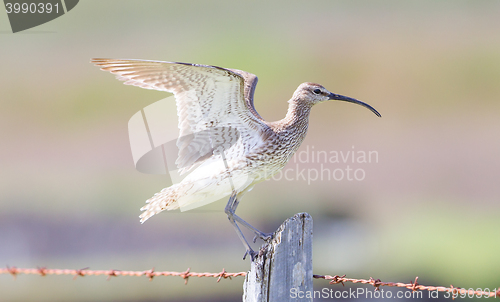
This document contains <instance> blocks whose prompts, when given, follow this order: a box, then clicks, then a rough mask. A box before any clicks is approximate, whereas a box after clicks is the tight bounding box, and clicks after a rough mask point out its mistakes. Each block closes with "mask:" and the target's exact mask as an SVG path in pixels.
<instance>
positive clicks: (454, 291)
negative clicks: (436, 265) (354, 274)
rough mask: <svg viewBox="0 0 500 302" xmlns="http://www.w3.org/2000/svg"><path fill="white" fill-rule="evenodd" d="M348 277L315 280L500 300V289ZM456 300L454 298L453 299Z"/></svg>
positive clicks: (318, 277)
mask: <svg viewBox="0 0 500 302" xmlns="http://www.w3.org/2000/svg"><path fill="white" fill-rule="evenodd" d="M345 276H346V275H343V276H339V275H335V276H330V275H313V277H314V278H315V279H325V280H331V281H330V284H338V283H342V285H344V282H352V283H361V284H370V285H373V286H374V287H375V290H379V287H380V286H391V287H404V288H407V289H411V290H412V291H418V290H426V291H438V292H450V293H452V294H453V295H457V294H458V295H464V294H465V295H471V296H474V295H475V296H479V297H482V296H485V297H486V296H487V297H488V298H490V297H495V296H496V297H497V298H500V289H498V290H497V291H493V292H491V291H489V292H488V291H483V290H471V289H468V290H467V289H465V288H461V287H454V286H453V285H450V287H444V286H425V285H421V284H418V277H415V281H411V282H410V283H402V282H382V281H381V280H380V279H373V278H372V277H370V279H368V280H367V279H353V278H346V277H345ZM453 299H454V298H453Z"/></svg>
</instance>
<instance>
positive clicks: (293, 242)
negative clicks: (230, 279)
mask: <svg viewBox="0 0 500 302" xmlns="http://www.w3.org/2000/svg"><path fill="white" fill-rule="evenodd" d="M312 236H313V220H312V218H311V216H310V215H309V214H307V213H299V214H295V215H294V216H293V217H291V218H288V219H287V220H285V222H283V224H282V225H281V226H280V227H279V228H278V230H276V232H275V233H274V236H273V239H272V240H271V242H269V243H266V244H265V245H264V246H263V247H262V248H261V250H260V252H259V255H258V256H257V257H256V258H255V260H254V261H253V262H252V266H251V269H250V271H249V272H248V274H247V275H246V277H245V283H244V284H243V301H244V302H264V301H265V302H274V301H312V299H310V298H305V296H306V295H305V294H306V293H307V292H308V291H310V292H312V291H313V282H312V280H313V272H312ZM300 296H302V297H303V298H300Z"/></svg>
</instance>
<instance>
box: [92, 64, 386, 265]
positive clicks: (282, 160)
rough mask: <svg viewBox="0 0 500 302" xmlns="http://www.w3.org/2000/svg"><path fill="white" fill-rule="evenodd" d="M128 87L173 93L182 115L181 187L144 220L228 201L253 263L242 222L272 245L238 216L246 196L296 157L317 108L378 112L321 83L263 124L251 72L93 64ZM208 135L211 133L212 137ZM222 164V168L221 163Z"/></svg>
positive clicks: (149, 205)
mask: <svg viewBox="0 0 500 302" xmlns="http://www.w3.org/2000/svg"><path fill="white" fill-rule="evenodd" d="M92 63H94V64H95V65H97V66H99V67H101V70H105V71H109V72H111V73H113V74H115V75H117V78H118V79H119V80H122V81H125V84H127V85H134V86H139V87H142V88H146V89H154V90H160V91H166V92H170V93H173V94H174V96H175V98H176V105H177V115H178V117H179V124H178V126H179V138H178V139H177V147H178V148H179V154H178V158H177V161H176V164H177V166H178V168H179V169H180V171H181V173H189V174H188V175H187V177H186V178H184V179H183V180H182V181H181V182H179V183H176V184H173V185H172V186H170V187H167V188H165V189H163V190H161V191H160V192H159V193H156V194H155V195H154V196H153V197H152V198H150V199H149V200H147V201H146V205H145V206H144V207H142V208H141V210H142V211H144V212H143V213H142V214H141V215H140V218H141V222H144V221H146V220H147V219H148V218H150V217H151V216H153V215H154V214H158V213H160V212H162V211H164V210H174V209H177V208H179V206H180V205H183V204H190V203H195V202H198V201H200V200H202V199H204V198H207V196H210V197H211V198H213V197H216V198H214V200H217V199H220V198H224V197H227V196H230V198H229V201H228V203H227V206H226V208H225V212H226V214H227V216H228V219H229V221H230V222H231V224H232V225H233V226H234V228H235V229H236V232H237V234H238V236H239V237H240V239H241V241H242V242H243V244H244V245H245V248H246V252H245V255H244V256H243V259H244V258H245V256H246V255H247V254H250V256H251V257H252V259H253V258H254V256H255V252H254V251H253V250H252V248H251V247H250V245H249V243H248V241H247V240H246V239H245V237H244V236H243V233H242V232H241V230H240V228H239V226H238V224H239V225H242V226H244V227H246V228H248V229H250V230H251V231H252V232H254V233H255V235H256V237H255V238H254V242H255V240H256V238H257V237H260V238H261V239H263V240H269V239H270V238H271V234H267V233H263V232H261V231H259V230H258V229H256V228H255V227H253V226H252V225H250V224H249V223H247V222H246V221H245V220H243V219H241V218H240V217H239V216H237V215H236V214H235V211H236V208H237V206H238V204H239V202H240V200H241V198H242V196H243V195H244V194H245V193H246V192H248V191H250V190H251V189H252V188H253V187H254V185H255V184H256V183H259V182H261V181H263V180H266V179H269V178H270V177H272V176H273V175H274V174H276V173H277V172H279V171H280V170H281V169H283V167H284V166H285V164H286V163H287V162H288V161H289V160H290V158H291V157H292V156H293V155H294V153H295V152H296V151H297V149H298V148H299V146H300V144H301V143H302V141H303V140H304V138H305V136H306V132H307V128H308V124H309V113H310V111H311V108H312V107H313V106H314V105H316V104H318V103H322V102H325V101H329V100H338V101H346V102H351V103H355V104H358V105H362V106H364V107H366V108H368V109H370V110H371V111H372V112H373V113H375V114H376V115H377V116H379V117H380V114H379V113H378V112H377V111H376V110H375V109H374V108H373V107H371V106H370V105H368V104H365V103H363V102H360V101H358V100H356V99H353V98H350V97H346V96H342V95H339V94H334V93H331V92H329V91H328V90H326V89H325V88H324V87H323V86H321V85H319V84H315V83H302V84H300V85H299V87H298V88H297V90H295V92H294V93H293V95H292V98H291V99H290V100H289V101H288V103H289V105H288V112H287V114H286V116H285V118H283V119H282V120H279V121H276V122H267V121H265V120H264V119H263V118H262V117H261V116H260V115H259V114H258V113H257V111H256V110H255V107H254V104H253V95H254V91H255V86H256V85H257V77H256V76H255V75H253V74H251V73H248V72H245V71H241V70H237V69H229V68H221V67H217V66H208V65H198V64H187V63H176V62H161V61H146V60H120V59H92ZM207 133H208V134H207ZM221 162H223V163H224V164H223V165H220V164H219V165H216V164H215V163H221Z"/></svg>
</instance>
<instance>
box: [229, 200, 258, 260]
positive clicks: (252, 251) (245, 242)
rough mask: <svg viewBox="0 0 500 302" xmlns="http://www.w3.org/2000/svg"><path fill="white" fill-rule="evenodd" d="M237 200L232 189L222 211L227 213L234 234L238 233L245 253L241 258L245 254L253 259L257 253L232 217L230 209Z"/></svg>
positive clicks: (244, 256)
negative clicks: (234, 231)
mask: <svg viewBox="0 0 500 302" xmlns="http://www.w3.org/2000/svg"><path fill="white" fill-rule="evenodd" d="M235 202H237V200H236V192H234V191H233V194H231V197H229V201H228V202H227V205H226V208H225V210H224V212H225V213H226V214H227V218H228V219H229V222H230V223H231V224H232V225H233V227H234V229H235V230H236V234H238V237H240V240H241V242H243V245H244V246H245V248H246V252H245V255H243V260H245V258H246V257H247V255H250V258H252V261H253V260H254V259H255V255H256V254H257V253H256V252H255V251H254V250H252V248H251V247H250V244H249V243H248V241H247V240H246V238H245V236H243V233H242V232H241V229H240V227H239V226H238V225H237V224H236V222H235V221H234V218H233V216H234V215H233V214H234V212H233V211H232V207H233V205H234V203H235Z"/></svg>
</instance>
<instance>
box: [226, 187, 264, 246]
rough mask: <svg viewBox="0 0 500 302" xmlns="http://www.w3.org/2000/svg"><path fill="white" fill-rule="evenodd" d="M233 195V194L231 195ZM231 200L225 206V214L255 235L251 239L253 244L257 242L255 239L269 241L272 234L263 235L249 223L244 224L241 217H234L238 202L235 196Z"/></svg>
mask: <svg viewBox="0 0 500 302" xmlns="http://www.w3.org/2000/svg"><path fill="white" fill-rule="evenodd" d="M233 195H234V193H233ZM233 195H231V198H232V196H233ZM231 198H230V199H229V202H228V203H227V206H226V214H227V215H228V217H229V215H231V218H232V219H233V221H235V222H238V223H240V224H241V225H242V226H244V227H246V228H247V229H249V230H251V231H252V232H254V233H255V237H254V238H253V242H255V241H257V238H260V239H262V240H264V241H269V240H270V239H272V237H273V234H272V233H264V232H262V231H259V230H258V229H256V228H255V227H254V226H252V225H251V224H250V223H248V222H246V221H245V220H243V219H242V218H241V217H239V216H238V215H236V214H235V212H236V208H237V207H238V205H239V203H240V202H239V200H238V199H237V198H236V196H235V197H234V198H233V200H231ZM228 207H229V208H228Z"/></svg>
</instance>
